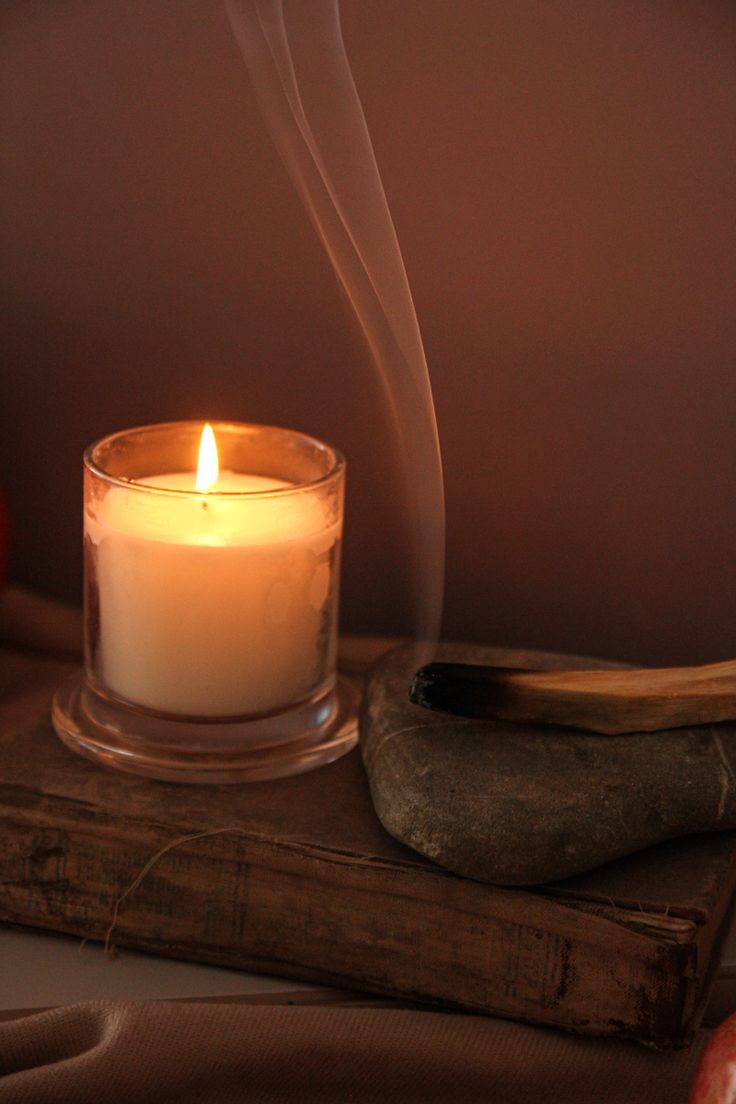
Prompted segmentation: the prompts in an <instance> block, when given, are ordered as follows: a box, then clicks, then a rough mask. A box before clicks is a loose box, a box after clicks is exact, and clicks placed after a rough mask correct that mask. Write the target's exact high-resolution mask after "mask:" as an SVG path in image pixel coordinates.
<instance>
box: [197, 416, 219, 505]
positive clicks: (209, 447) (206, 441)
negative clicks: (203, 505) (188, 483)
mask: <svg viewBox="0 0 736 1104" xmlns="http://www.w3.org/2000/svg"><path fill="white" fill-rule="evenodd" d="M219 474H220V469H219V464H218V460H217V442H216V441H215V434H214V433H213V431H212V426H211V425H210V424H209V422H208V423H207V424H206V426H205V427H204V429H203V430H202V436H201V438H200V441H199V463H198V464H197V479H196V482H195V484H194V485H195V487H196V489H197V490H198V491H200V492H201V493H202V494H205V493H206V492H207V491H211V490H212V489H213V488H214V486H215V483H216V482H217V477H218V475H219Z"/></svg>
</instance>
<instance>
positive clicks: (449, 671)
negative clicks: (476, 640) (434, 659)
mask: <svg viewBox="0 0 736 1104" xmlns="http://www.w3.org/2000/svg"><path fill="white" fill-rule="evenodd" d="M517 670H518V668H515V667H486V666H482V665H480V664H474V663H428V664H427V666H426V667H420V668H419V670H418V671H417V673H416V674H415V676H414V679H413V681H412V684H411V687H410V689H409V699H410V701H412V702H413V703H414V705H420V706H422V707H423V708H424V709H438V710H441V711H442V712H444V713H454V714H456V715H457V716H459V717H479V718H490V717H493V716H494V715H495V712H496V710H497V709H498V708H499V706H501V705H503V703H504V702H505V701H506V700H507V699H508V695H509V688H508V684H507V682H506V676H507V675H509V674H513V673H515V672H516V671H517Z"/></svg>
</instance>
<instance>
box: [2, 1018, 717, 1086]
mask: <svg viewBox="0 0 736 1104" xmlns="http://www.w3.org/2000/svg"><path fill="white" fill-rule="evenodd" d="M705 1039H706V1035H705V1033H701V1035H700V1036H699V1037H698V1039H697V1040H696V1042H695V1044H694V1045H693V1046H692V1047H691V1048H690V1049H689V1050H688V1051H685V1052H668V1053H656V1052H654V1051H649V1050H646V1049H644V1048H643V1047H639V1046H636V1045H634V1044H629V1043H621V1042H618V1041H615V1040H602V1039H582V1038H576V1037H574V1036H570V1035H563V1034H562V1033H560V1032H556V1031H551V1030H546V1029H544V1028H535V1027H527V1026H525V1025H522V1024H515V1023H509V1022H506V1021H503V1020H493V1019H489V1018H487V1017H481V1016H467V1015H453V1014H444V1013H441V1012H428V1011H427V1012H425V1011H405V1010H399V1009H385V1008H381V1009H364V1008H363V1009H356V1008H324V1007H313V1008H312V1007H284V1006H277V1007H266V1008H264V1007H260V1008H258V1007H253V1006H245V1005H239V1006H234V1005H232V1004H171V1003H166V1002H163V1001H156V1002H150V1003H144V1002H133V1001H121V1002H112V1001H91V1002H88V1003H85V1004H77V1005H72V1006H70V1007H68V1008H59V1009H54V1010H52V1011H50V1012H43V1013H41V1014H39V1015H35V1016H29V1017H26V1018H24V1019H20V1020H14V1021H10V1022H8V1023H4V1024H0V1072H2V1074H3V1076H2V1078H0V1104H100V1102H101V1101H104V1102H105V1104H145V1102H146V1101H149V1100H151V1101H156V1102H157V1104H169V1102H171V1104H195V1102H196V1104H231V1102H232V1104H235V1102H238V1104H240V1102H246V1101H247V1102H248V1104H333V1102H334V1104H377V1102H379V1101H380V1102H382V1104H393V1102H394V1101H397V1102H401V1104H450V1102H452V1104H455V1102H456V1101H462V1102H463V1104H475V1102H476V1101H477V1102H479V1104H480V1102H483V1104H537V1102H539V1104H542V1102H544V1104H553V1102H556V1101H561V1102H562V1101H564V1102H565V1104H660V1102H661V1104H685V1102H686V1101H687V1097H688V1088H689V1085H690V1081H691V1080H692V1076H693V1072H694V1068H695V1063H696V1061H697V1057H698V1053H699V1051H700V1049H701V1048H702V1045H703V1043H704V1041H705Z"/></svg>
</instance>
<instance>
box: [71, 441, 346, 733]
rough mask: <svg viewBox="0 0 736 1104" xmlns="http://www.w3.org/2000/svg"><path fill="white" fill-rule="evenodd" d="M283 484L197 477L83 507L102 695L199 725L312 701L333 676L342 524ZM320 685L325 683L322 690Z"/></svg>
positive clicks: (164, 475) (212, 457)
mask: <svg viewBox="0 0 736 1104" xmlns="http://www.w3.org/2000/svg"><path fill="white" fill-rule="evenodd" d="M303 489H304V488H303V487H299V486H297V485H295V484H292V483H290V482H289V481H287V480H284V479H277V478H271V477H269V476H265V475H260V474H249V473H247V472H239V471H233V470H228V469H225V470H222V471H218V462H217V448H216V443H215V440H214V436H213V433H212V430H211V429H210V427H209V426H207V427H205V430H204V431H203V433H202V439H201V443H200V455H199V464H198V467H197V470H196V471H195V470H194V465H192V470H191V471H161V472H160V473H157V474H155V475H146V476H145V477H140V478H135V479H133V480H130V481H129V485H126V483H125V482H124V481H122V480H117V481H115V482H114V483H113V484H112V485H111V486H109V487H108V488H107V492H106V494H105V495H104V497H101V498H100V499H98V500H96V501H94V500H92V501H91V502H90V503H89V504H88V508H87V511H86V517H85V532H86V539H87V542H88V545H87V548H88V555H89V557H90V560H91V561H92V562H91V566H90V567H88V571H91V572H92V573H93V578H92V579H91V580H90V585H91V586H92V588H93V590H94V589H95V588H96V590H95V594H96V597H95V595H93V597H92V601H96V602H97V603H98V606H99V624H98V626H97V629H96V639H95V640H94V642H93V647H94V656H93V657H92V658H91V661H90V660H88V662H91V667H92V669H93V671H94V675H95V678H96V680H97V682H98V683H99V684H101V688H102V690H103V691H107V692H108V693H111V694H112V695H113V696H114V697H116V698H119V699H122V700H123V701H125V702H129V703H133V704H134V705H136V706H142V707H144V708H147V709H150V710H153V711H156V712H160V713H166V714H175V715H179V716H191V717H201V718H207V717H211V718H215V717H234V716H255V715H262V714H267V713H269V712H274V711H277V710H280V709H283V708H285V707H287V706H290V705H292V704H293V703H297V702H300V701H304V700H306V699H308V698H309V697H310V696H311V695H313V694H314V693H315V692H316V691H317V690H320V689H324V686H320V685H319V682H320V678H321V672H328V673H329V672H332V671H334V647H335V640H334V635H335V620H336V618H335V612H336V602H337V562H338V557H339V547H340V528H341V525H340V517H339V516H335V514H334V512H331V511H328V510H327V509H326V508H325V505H324V503H323V501H322V500H321V499H320V498H319V497H318V496H316V495H304V494H301V493H299V492H300V490H303ZM323 682H324V679H323Z"/></svg>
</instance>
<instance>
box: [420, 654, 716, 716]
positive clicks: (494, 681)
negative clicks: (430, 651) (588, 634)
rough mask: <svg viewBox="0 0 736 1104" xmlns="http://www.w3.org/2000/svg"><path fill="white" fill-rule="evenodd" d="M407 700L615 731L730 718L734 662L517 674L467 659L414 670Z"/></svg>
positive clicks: (470, 712)
mask: <svg viewBox="0 0 736 1104" xmlns="http://www.w3.org/2000/svg"><path fill="white" fill-rule="evenodd" d="M409 696H410V698H411V700H412V701H413V702H414V703H415V704H416V705H422V706H425V707H426V708H428V709H439V710H444V711H445V712H447V713H455V714H458V715H459V716H462V717H477V718H480V719H488V720H490V719H495V720H503V721H519V722H522V721H526V722H538V723H541V724H547V725H559V726H561V727H564V728H582V729H587V730H588V731H591V732H601V733H604V734H606V735H615V734H618V733H622V732H654V731H657V730H659V729H663V728H682V727H685V726H689V725H701V724H712V723H714V722H717V721H733V720H736V660H734V659H731V660H727V661H726V662H725V663H711V664H708V665H707V666H704V667H662V668H658V669H657V668H646V667H643V668H635V669H632V668H629V669H623V670H606V671H522V670H518V669H512V668H508V667H483V666H479V665H474V664H466V663H430V664H429V665H428V666H426V667H422V668H420V670H419V671H417V673H416V675H415V676H414V681H413V683H412V686H411V690H410V694H409Z"/></svg>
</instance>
